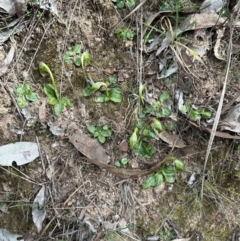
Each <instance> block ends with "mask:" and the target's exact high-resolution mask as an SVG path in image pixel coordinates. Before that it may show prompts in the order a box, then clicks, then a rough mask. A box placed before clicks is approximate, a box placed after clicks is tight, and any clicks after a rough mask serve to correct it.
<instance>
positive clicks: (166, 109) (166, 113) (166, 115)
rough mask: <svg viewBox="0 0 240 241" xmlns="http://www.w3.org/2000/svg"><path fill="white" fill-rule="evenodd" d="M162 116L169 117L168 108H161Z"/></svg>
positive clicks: (169, 111)
mask: <svg viewBox="0 0 240 241" xmlns="http://www.w3.org/2000/svg"><path fill="white" fill-rule="evenodd" d="M161 112H162V116H164V117H169V116H170V115H171V113H172V112H171V110H169V108H168V107H162V111H161Z"/></svg>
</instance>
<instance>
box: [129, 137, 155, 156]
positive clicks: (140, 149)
mask: <svg viewBox="0 0 240 241" xmlns="http://www.w3.org/2000/svg"><path fill="white" fill-rule="evenodd" d="M133 151H134V153H135V154H136V155H137V156H141V157H145V158H151V157H152V156H153V154H154V153H155V148H154V147H153V146H151V145H149V144H148V143H147V142H144V141H142V142H140V144H139V143H137V145H136V147H135V148H134V149H133Z"/></svg>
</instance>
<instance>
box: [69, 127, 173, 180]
mask: <svg viewBox="0 0 240 241" xmlns="http://www.w3.org/2000/svg"><path fill="white" fill-rule="evenodd" d="M69 141H70V142H71V143H72V144H73V145H74V146H75V148H76V149H77V150H78V151H79V152H81V153H82V154H83V155H85V156H86V157H87V160H88V161H89V162H90V163H92V164H94V165H97V166H98V167H100V168H102V169H106V170H107V171H109V172H110V173H112V174H115V175H117V176H119V177H122V178H129V177H137V176H146V175H149V174H151V173H154V172H156V171H157V170H158V169H159V167H160V166H161V165H162V163H163V162H164V161H165V160H166V158H168V156H167V157H165V158H163V160H162V161H159V162H158V163H155V164H153V166H152V167H151V168H149V169H145V170H140V169H124V168H117V167H113V166H110V165H108V164H107V163H108V161H109V157H108V156H107V155H106V153H105V151H104V149H103V148H102V146H101V145H100V144H98V143H97V142H96V140H95V139H91V138H90V137H89V136H87V135H85V134H83V133H82V131H81V130H79V129H78V130H75V131H74V132H73V133H72V134H71V135H69Z"/></svg>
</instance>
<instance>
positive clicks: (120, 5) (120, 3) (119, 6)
mask: <svg viewBox="0 0 240 241" xmlns="http://www.w3.org/2000/svg"><path fill="white" fill-rule="evenodd" d="M116 6H117V8H118V9H122V8H124V2H123V1H119V2H118V3H117V4H116Z"/></svg>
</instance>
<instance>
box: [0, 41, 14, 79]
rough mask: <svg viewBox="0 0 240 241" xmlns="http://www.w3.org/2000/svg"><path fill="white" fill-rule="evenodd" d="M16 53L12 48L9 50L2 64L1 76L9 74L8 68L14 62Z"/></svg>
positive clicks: (0, 67) (0, 65) (0, 64)
mask: <svg viewBox="0 0 240 241" xmlns="http://www.w3.org/2000/svg"><path fill="white" fill-rule="evenodd" d="M14 52H15V49H14V47H13V46H12V47H11V49H10V50H9V52H8V54H7V56H6V58H5V59H4V60H3V61H2V62H1V63H0V76H2V75H3V74H5V73H6V72H7V70H8V66H9V64H10V63H11V62H12V60H13V56H14Z"/></svg>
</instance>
